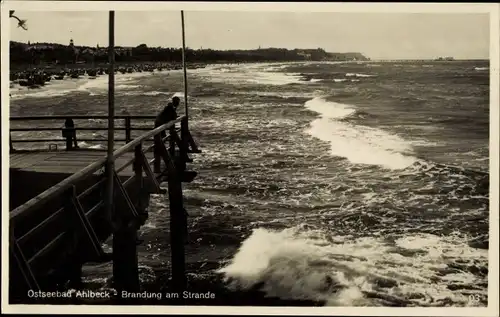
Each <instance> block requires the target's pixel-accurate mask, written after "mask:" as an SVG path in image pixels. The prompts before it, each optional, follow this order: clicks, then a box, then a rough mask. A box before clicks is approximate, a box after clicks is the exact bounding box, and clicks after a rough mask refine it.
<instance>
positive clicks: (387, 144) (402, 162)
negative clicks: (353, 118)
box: [305, 97, 416, 169]
mask: <svg viewBox="0 0 500 317" xmlns="http://www.w3.org/2000/svg"><path fill="white" fill-rule="evenodd" d="M305 107H306V108H307V109H309V110H312V111H315V112H317V113H319V114H321V117H320V118H319V119H316V120H314V121H313V122H311V126H310V128H309V129H307V130H306V133H308V134H309V135H311V136H313V137H316V138H318V139H320V140H323V141H327V142H329V143H330V153H331V154H332V155H335V156H341V157H345V158H347V159H348V160H349V161H350V162H352V163H355V164H370V165H379V166H382V167H384V168H388V169H404V168H406V167H408V166H410V165H412V164H413V163H415V162H416V158H414V157H412V156H407V155H405V154H403V153H407V152H410V151H411V147H410V145H409V143H408V142H406V141H405V140H403V139H401V138H400V137H399V136H397V135H393V134H390V133H388V132H385V131H383V130H380V129H376V128H370V127H364V126H356V125H352V124H349V123H346V122H340V121H332V119H339V118H344V117H346V116H349V115H351V114H353V113H354V112H355V110H354V109H353V108H352V106H349V105H345V104H340V103H336V102H328V101H326V100H324V99H322V98H318V97H317V98H314V99H312V100H309V101H307V102H306V104H305Z"/></svg>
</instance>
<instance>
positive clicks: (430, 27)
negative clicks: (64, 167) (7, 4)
mask: <svg viewBox="0 0 500 317" xmlns="http://www.w3.org/2000/svg"><path fill="white" fill-rule="evenodd" d="M16 15H18V16H19V17H20V18H22V19H26V20H28V31H24V30H22V29H20V28H17V24H16V22H15V21H14V20H13V19H11V20H12V22H11V34H12V36H11V39H12V40H14V41H21V42H27V41H31V42H54V43H62V44H67V43H69V39H70V38H73V40H74V42H75V45H89V46H95V45H96V44H99V45H101V46H107V45H108V12H105V11H95V12H94V11H92V12H82V11H74V12H57V11H50V12H28V11H24V12H23V11H16ZM185 24H186V45H187V46H189V47H192V48H200V47H203V48H212V49H237V48H241V49H251V48H257V47H259V46H261V47H282V48H290V49H293V48H318V47H321V48H324V49H325V50H327V51H329V52H361V53H363V54H364V55H366V56H367V57H370V58H372V59H406V58H408V59H413V58H422V59H424V58H435V57H439V56H453V57H455V58H459V59H462V58H471V59H472V58H488V57H489V36H490V34H489V17H488V15H487V14H463V13H460V14H459V13H455V14H443V13H434V14H433V13H347V12H345V13H340V12H339V13H336V12H325V13H304V12H283V13H280V12H228V11H225V12H215V11H198V12H185ZM115 34H116V38H115V45H121V46H137V45H139V44H142V43H145V44H147V45H148V46H166V47H180V46H181V43H182V42H181V26H180V12H178V11H176V12H173V11H160V12H158V11H157V12H149V11H148V12H137V11H133V12H130V11H117V12H116V31H115Z"/></svg>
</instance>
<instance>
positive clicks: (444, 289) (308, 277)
mask: <svg viewBox="0 0 500 317" xmlns="http://www.w3.org/2000/svg"><path fill="white" fill-rule="evenodd" d="M443 259H445V260H443ZM487 261H488V252H487V250H481V249H475V248H471V247H469V246H468V241H467V239H466V238H464V237H459V236H453V235H452V236H436V235H432V234H414V235H406V236H401V237H395V239H393V240H392V241H387V240H386V239H384V238H382V237H365V238H358V239H351V238H349V237H346V236H333V237H329V238H326V235H325V232H324V231H322V230H313V229H311V228H307V227H305V226H298V227H293V228H288V229H284V230H281V231H272V230H267V229H262V228H259V229H255V230H254V231H253V232H252V234H251V235H250V236H249V237H248V238H247V239H246V240H245V241H244V242H243V243H242V245H241V247H240V248H239V250H238V252H237V253H236V254H235V255H234V257H233V258H232V260H231V261H230V263H228V265H226V266H225V267H223V268H221V269H220V270H219V271H218V272H219V273H222V274H224V277H225V281H226V283H228V287H229V288H231V289H233V290H241V289H243V290H250V289H253V290H260V291H264V292H265V293H266V294H267V296H272V297H278V298H282V299H296V300H298V299H301V300H315V301H319V302H323V303H325V305H329V306H385V305H388V304H389V305H390V306H446V305H449V302H452V303H453V304H454V305H457V306H469V305H473V304H474V303H472V302H471V301H470V300H469V292H470V289H471V288H472V293H474V294H477V295H479V296H480V297H481V298H485V297H486V296H487V290H485V289H480V288H476V287H474V285H476V284H478V283H484V282H486V277H485V276H484V274H482V273H481V271H483V272H484V271H486V272H487ZM457 265H458V266H460V267H461V268H462V269H456V267H457ZM478 266H479V268H477V267H478ZM478 271H479V272H478ZM486 276H487V275H486ZM460 285H462V288H461V287H460ZM467 288H469V291H468V292H463V290H464V289H467ZM476 304H477V305H484V302H483V303H476Z"/></svg>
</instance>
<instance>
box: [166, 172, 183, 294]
mask: <svg viewBox="0 0 500 317" xmlns="http://www.w3.org/2000/svg"><path fill="white" fill-rule="evenodd" d="M176 174H177V175H172V174H171V173H169V175H168V179H169V180H168V199H169V201H170V252H171V259H172V273H171V274H172V283H173V287H174V290H175V291H177V292H182V291H183V290H185V287H186V282H187V281H186V263H185V253H184V243H185V233H186V230H185V228H186V222H187V221H186V219H185V218H186V213H185V211H184V206H183V195H182V183H181V180H180V177H179V175H178V173H176Z"/></svg>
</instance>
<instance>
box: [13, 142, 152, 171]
mask: <svg viewBox="0 0 500 317" xmlns="http://www.w3.org/2000/svg"><path fill="white" fill-rule="evenodd" d="M145 154H146V157H147V158H148V160H152V159H153V153H151V152H150V153H145ZM133 156H134V152H129V153H125V154H124V155H123V156H120V157H119V158H117V159H116V161H115V167H116V168H117V169H119V168H120V167H122V166H124V165H125V164H126V163H127V162H128V161H130V160H131V159H132V158H133ZM105 157H106V151H103V150H91V149H90V150H89V149H80V150H74V151H65V150H60V151H19V152H14V153H10V168H11V169H20V170H23V171H31V172H38V173H62V174H74V173H76V172H78V171H80V170H82V169H83V168H85V167H87V166H88V165H90V164H92V163H94V162H96V161H98V160H100V159H103V158H105ZM133 173H134V171H133V168H132V165H130V166H127V167H126V168H125V169H124V170H122V171H120V173H119V176H122V175H123V176H132V175H133Z"/></svg>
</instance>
